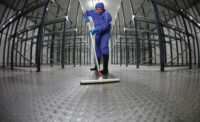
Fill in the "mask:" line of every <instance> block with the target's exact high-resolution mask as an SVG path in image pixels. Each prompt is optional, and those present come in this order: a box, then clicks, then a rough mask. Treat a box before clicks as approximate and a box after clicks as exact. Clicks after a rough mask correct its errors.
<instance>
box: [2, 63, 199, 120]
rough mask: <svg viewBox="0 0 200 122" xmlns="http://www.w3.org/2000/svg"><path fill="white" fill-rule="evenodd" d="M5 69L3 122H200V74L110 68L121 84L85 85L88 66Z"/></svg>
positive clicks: (3, 75)
mask: <svg viewBox="0 0 200 122" xmlns="http://www.w3.org/2000/svg"><path fill="white" fill-rule="evenodd" d="M44 69H45V68H43V71H42V72H40V73H37V72H34V71H32V72H30V71H25V70H14V71H11V70H3V69H0V120H1V121H2V122H169V121H170V122H192V121H194V122H197V121H200V102H199V101H200V70H199V69H191V70H189V69H176V68H174V69H169V70H167V71H166V72H164V73H163V72H160V71H159V67H153V66H151V67H145V66H144V67H141V68H140V69H136V68H135V66H129V67H127V68H126V67H125V66H122V67H120V66H110V76H112V77H119V78H120V82H119V83H111V84H100V85H80V80H83V79H92V78H95V73H94V72H91V71H89V67H88V66H77V67H75V68H72V66H67V68H65V69H59V68H54V69H53V68H52V69H48V68H47V70H44Z"/></svg>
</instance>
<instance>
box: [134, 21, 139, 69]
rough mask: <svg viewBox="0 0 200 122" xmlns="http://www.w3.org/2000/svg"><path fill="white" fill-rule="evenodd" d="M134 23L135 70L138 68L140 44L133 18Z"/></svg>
mask: <svg viewBox="0 0 200 122" xmlns="http://www.w3.org/2000/svg"><path fill="white" fill-rule="evenodd" d="M134 23H135V40H136V68H139V64H140V42H139V39H138V32H137V21H136V19H135V18H134Z"/></svg>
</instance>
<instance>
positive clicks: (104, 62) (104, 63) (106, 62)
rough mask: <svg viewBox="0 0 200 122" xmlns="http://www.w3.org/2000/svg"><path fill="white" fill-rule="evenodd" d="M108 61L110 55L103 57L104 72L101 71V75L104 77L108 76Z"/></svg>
mask: <svg viewBox="0 0 200 122" xmlns="http://www.w3.org/2000/svg"><path fill="white" fill-rule="evenodd" d="M108 60H109V55H103V70H101V73H102V74H104V75H106V74H108Z"/></svg>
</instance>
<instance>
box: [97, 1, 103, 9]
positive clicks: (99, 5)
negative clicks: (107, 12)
mask: <svg viewBox="0 0 200 122" xmlns="http://www.w3.org/2000/svg"><path fill="white" fill-rule="evenodd" d="M97 8H101V9H102V10H104V4H103V3H102V2H98V3H97V4H96V5H95V9H97Z"/></svg>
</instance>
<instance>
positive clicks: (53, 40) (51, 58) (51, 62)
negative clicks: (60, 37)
mask: <svg viewBox="0 0 200 122" xmlns="http://www.w3.org/2000/svg"><path fill="white" fill-rule="evenodd" d="M59 12H60V6H58V9H57V14H56V18H57V17H58V14H59ZM55 31H56V24H55V23H54V25H53V34H52V39H51V48H50V49H51V51H50V65H51V66H53V63H54V61H53V60H54V42H55Z"/></svg>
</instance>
